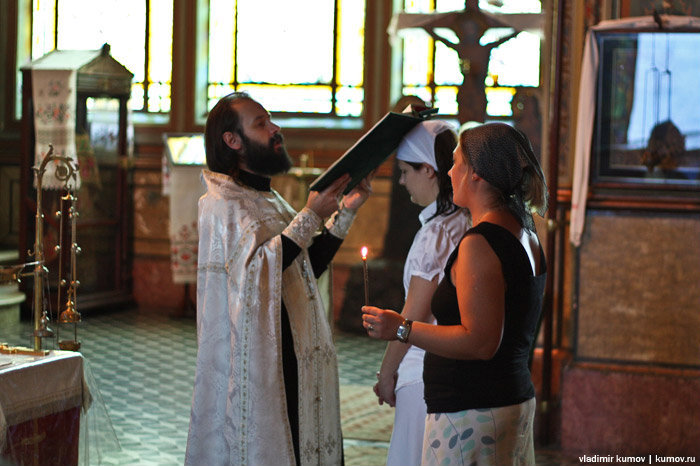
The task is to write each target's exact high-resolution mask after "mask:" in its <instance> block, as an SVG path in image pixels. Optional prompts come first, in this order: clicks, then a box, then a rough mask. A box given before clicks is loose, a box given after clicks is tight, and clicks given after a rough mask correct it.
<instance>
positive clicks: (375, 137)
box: [309, 109, 437, 194]
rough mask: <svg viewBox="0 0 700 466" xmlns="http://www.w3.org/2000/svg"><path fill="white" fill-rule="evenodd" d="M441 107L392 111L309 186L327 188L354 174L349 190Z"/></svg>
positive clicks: (315, 189) (345, 192)
mask: <svg viewBox="0 0 700 466" xmlns="http://www.w3.org/2000/svg"><path fill="white" fill-rule="evenodd" d="M435 112H437V109H428V110H423V111H415V110H414V111H412V112H411V113H395V112H389V113H387V114H386V115H384V117H382V119H381V120H379V121H378V122H377V123H376V124H375V125H374V126H373V127H372V129H370V130H369V131H368V132H366V133H365V134H364V135H363V136H362V137H361V138H360V139H359V140H358V141H357V142H356V143H355V144H354V145H353V146H352V147H351V148H350V149H348V150H347V151H346V152H345V154H343V155H342V156H341V157H340V158H339V159H338V160H336V161H335V162H334V163H333V165H331V166H330V167H328V169H327V170H326V171H325V172H323V173H322V174H321V175H319V177H318V178H316V179H315V180H314V181H313V183H311V185H310V186H309V189H311V190H313V191H323V190H324V189H325V188H326V187H327V186H329V185H330V184H331V183H333V181H335V180H337V179H338V178H340V177H341V176H343V175H344V174H345V173H349V174H350V176H351V177H352V178H351V179H350V183H348V185H347V187H346V188H345V191H344V194H347V193H349V192H350V191H351V190H352V188H354V187H355V186H357V184H359V183H360V182H361V181H362V180H363V179H364V178H365V177H366V176H367V175H369V174H370V173H371V172H372V170H374V169H376V168H377V167H378V166H379V165H381V164H382V163H383V162H384V161H385V160H386V159H388V158H389V156H390V155H391V154H392V153H393V152H394V151H395V150H396V148H397V147H399V143H400V142H401V139H403V137H404V136H405V135H406V134H407V133H408V132H409V131H411V129H413V128H414V127H415V126H416V125H417V124H418V123H420V122H421V121H424V120H425V119H427V118H428V117H429V116H430V115H431V114H433V113H435Z"/></svg>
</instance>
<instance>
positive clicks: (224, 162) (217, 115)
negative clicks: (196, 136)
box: [204, 92, 253, 178]
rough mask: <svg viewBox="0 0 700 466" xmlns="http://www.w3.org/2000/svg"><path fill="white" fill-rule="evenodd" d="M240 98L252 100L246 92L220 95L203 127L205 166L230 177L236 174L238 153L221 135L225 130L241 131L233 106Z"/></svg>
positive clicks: (234, 176)
mask: <svg viewBox="0 0 700 466" xmlns="http://www.w3.org/2000/svg"><path fill="white" fill-rule="evenodd" d="M240 99H248V100H253V99H252V98H251V97H250V95H248V93H246V92H233V93H231V94H229V95H227V96H225V97H222V98H221V99H220V100H219V101H218V102H217V103H216V105H214V108H212V109H211V111H210V112H209V116H208V117H207V124H206V126H205V128H204V145H205V152H206V157H207V168H208V169H209V170H211V171H213V172H217V173H223V174H224V175H229V176H230V177H231V178H236V177H237V176H238V165H239V159H240V154H239V153H238V151H236V150H234V149H231V148H230V147H229V146H227V145H226V143H225V142H224V139H223V137H222V136H223V134H224V133H225V132H226V131H231V132H237V133H239V134H240V133H241V122H240V118H239V116H238V112H237V111H236V109H235V108H234V106H233V104H234V103H236V102H237V101H238V100H240Z"/></svg>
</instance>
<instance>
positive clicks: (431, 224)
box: [396, 202, 471, 390]
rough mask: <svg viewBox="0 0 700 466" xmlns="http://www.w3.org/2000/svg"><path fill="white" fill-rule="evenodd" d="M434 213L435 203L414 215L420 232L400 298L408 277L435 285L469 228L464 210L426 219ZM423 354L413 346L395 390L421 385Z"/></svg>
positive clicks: (405, 292) (400, 370)
mask: <svg viewBox="0 0 700 466" xmlns="http://www.w3.org/2000/svg"><path fill="white" fill-rule="evenodd" d="M436 210H437V202H433V203H432V204H430V205H429V206H427V207H426V208H424V209H423V210H422V211H421V213H420V214H419V215H418V218H419V219H420V222H421V228H420V230H418V232H417V233H416V236H415V237H414V238H413V244H411V249H409V251H408V255H407V256H406V263H405V264H404V269H403V288H404V298H405V297H406V296H408V287H409V284H410V283H411V277H414V276H416V277H420V278H422V279H424V280H427V281H432V280H433V279H434V278H435V277H436V276H437V279H438V283H439V282H440V280H442V277H443V275H444V274H445V270H444V269H445V263H446V262H447V258H448V257H449V256H450V254H451V253H452V251H454V249H455V248H456V247H457V245H458V244H459V241H460V240H461V239H462V236H464V233H465V232H466V231H467V229H468V228H469V227H470V226H471V217H470V216H469V213H468V211H467V210H466V209H458V210H457V211H455V212H453V213H451V214H449V215H447V216H443V215H438V216H437V217H435V218H432V219H430V217H431V216H433V215H434V214H435V212H436ZM428 219H430V220H428ZM424 354H425V351H423V350H422V349H420V348H418V347H415V346H411V347H410V348H409V349H408V352H407V353H406V355H405V356H404V358H403V360H402V361H401V365H400V366H399V370H398V380H397V382H396V390H398V389H399V388H401V387H403V386H405V385H409V384H413V383H416V382H422V381H423V356H424Z"/></svg>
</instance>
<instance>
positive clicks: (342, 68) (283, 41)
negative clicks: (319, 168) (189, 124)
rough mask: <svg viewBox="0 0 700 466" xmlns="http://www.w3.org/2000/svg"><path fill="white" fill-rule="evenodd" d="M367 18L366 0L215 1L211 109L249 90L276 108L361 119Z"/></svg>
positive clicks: (209, 86)
mask: <svg viewBox="0 0 700 466" xmlns="http://www.w3.org/2000/svg"><path fill="white" fill-rule="evenodd" d="M271 12H274V14H271ZM364 23H365V2H364V1H360V0H303V1H295V2H280V1H273V0H210V1H209V52H208V58H209V59H208V83H207V104H208V108H209V109H211V108H212V107H213V106H214V104H215V103H216V102H217V101H218V99H219V98H221V97H223V96H224V95H226V94H228V93H230V92H233V91H247V92H249V93H250V94H251V95H252V96H253V97H254V98H256V99H257V100H259V101H260V102H261V103H262V104H263V105H264V106H265V108H267V109H268V110H269V111H272V112H287V113H290V114H299V115H321V116H339V117H346V116H350V117H358V116H360V115H361V114H362V110H363V100H364V87H363V75H364Z"/></svg>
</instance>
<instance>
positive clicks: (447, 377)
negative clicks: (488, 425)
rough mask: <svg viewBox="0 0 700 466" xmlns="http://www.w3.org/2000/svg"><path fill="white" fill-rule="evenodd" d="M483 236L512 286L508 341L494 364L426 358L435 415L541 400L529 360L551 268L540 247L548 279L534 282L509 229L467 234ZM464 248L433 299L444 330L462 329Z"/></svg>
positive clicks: (428, 396)
mask: <svg viewBox="0 0 700 466" xmlns="http://www.w3.org/2000/svg"><path fill="white" fill-rule="evenodd" d="M473 234H480V235H482V236H483V237H484V238H485V239H486V241H488V243H489V245H490V246H491V248H492V249H493V251H494V252H495V253H496V255H497V256H498V258H499V260H500V262H501V268H502V270H503V277H504V279H505V284H506V299H505V321H504V328H503V339H502V340H501V345H500V346H499V348H498V351H497V352H496V354H495V355H494V357H493V358H491V359H489V360H487V361H483V360H458V359H450V358H443V357H441V356H437V355H435V354H432V353H426V354H425V360H424V366H423V380H424V382H425V402H426V404H427V407H428V412H429V413H449V412H457V411H463V410H465V409H476V408H494V407H499V406H509V405H514V404H518V403H522V402H523V401H526V400H529V399H530V398H532V397H534V396H535V389H534V386H533V384H532V380H531V378H530V370H529V367H528V359H529V355H530V349H531V347H532V345H533V340H534V339H535V337H536V335H535V332H536V329H537V326H538V323H539V319H540V314H541V312H542V299H543V294H544V286H545V280H546V275H547V274H546V264H545V259H544V253H543V252H542V247H541V246H540V263H541V264H542V267H543V273H542V274H540V275H538V276H536V277H535V276H533V274H532V266H531V265H530V260H529V258H528V256H527V253H526V252H525V248H524V247H523V246H522V244H520V242H519V241H518V239H517V238H516V237H515V236H513V234H512V233H511V232H510V231H508V230H506V229H505V228H503V227H501V226H498V225H495V224H493V223H488V222H482V223H480V224H478V225H477V226H475V227H473V228H471V229H470V230H468V231H467V232H466V234H465V236H467V235H473ZM458 250H459V246H457V248H456V249H455V250H454V251H453V252H452V254H451V255H450V258H449V259H448V261H447V265H446V266H445V276H444V278H443V279H442V281H441V282H440V284H439V285H438V288H437V290H435V294H434V295H433V299H432V303H431V308H432V311H433V315H434V316H435V318H436V319H437V322H438V324H439V325H457V324H459V323H460V315H459V306H458V303H457V292H456V289H455V287H454V285H453V284H452V281H451V279H450V270H451V268H452V264H453V263H454V261H455V259H456V257H457V251H458Z"/></svg>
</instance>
